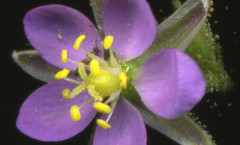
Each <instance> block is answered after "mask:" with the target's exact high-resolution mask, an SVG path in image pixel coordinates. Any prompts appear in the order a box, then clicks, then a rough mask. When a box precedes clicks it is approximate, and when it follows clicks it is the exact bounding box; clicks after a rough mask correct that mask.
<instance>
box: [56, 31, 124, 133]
mask: <svg viewBox="0 0 240 145" xmlns="http://www.w3.org/2000/svg"><path fill="white" fill-rule="evenodd" d="M85 39H86V36H85V35H80V36H79V37H77V38H76V40H75V43H74V46H73V49H74V50H78V49H79V47H80V45H81V44H82V42H83V41H84V40H85ZM113 40H114V37H113V36H111V35H108V36H106V37H105V38H104V40H103V42H102V46H103V48H102V49H105V50H107V51H110V53H109V54H110V56H109V59H107V60H105V59H104V58H103V57H101V56H98V55H95V54H93V53H90V52H88V51H87V49H86V48H85V46H84V45H83V48H84V50H85V52H86V54H87V57H88V58H90V63H83V62H77V61H74V60H71V58H68V55H67V50H66V49H63V50H62V52H61V62H62V63H64V64H65V63H67V62H68V60H69V63H75V64H76V66H77V68H78V69H77V70H76V71H77V73H78V74H79V77H80V79H76V80H75V79H72V78H69V77H68V75H69V74H70V70H68V69H66V68H64V69H63V70H61V71H59V72H57V73H56V74H55V79H57V80H61V79H65V80H66V81H70V82H72V83H75V84H76V85H77V86H76V87H75V88H73V89H72V90H70V89H68V88H65V89H63V90H62V92H61V94H62V97H63V98H64V99H74V98H75V97H78V95H79V94H81V93H82V92H83V91H84V90H86V91H87V92H88V94H89V95H90V96H91V97H90V98H89V99H88V100H86V101H85V102H84V103H82V104H76V105H72V106H71V108H70V116H71V118H72V120H73V121H75V122H77V121H79V120H80V119H81V114H80V112H81V108H83V107H84V106H85V105H87V104H92V107H93V108H94V109H95V110H96V111H97V112H98V113H101V114H108V117H107V119H106V120H102V119H97V120H96V123H97V124H98V125H99V126H100V127H102V128H104V129H110V128H111V125H110V124H109V123H108V122H109V120H110V118H111V116H112V114H113V112H114V108H115V106H116V103H117V101H118V99H119V97H120V93H121V91H122V89H126V88H127V82H128V78H127V75H126V71H125V70H122V67H121V64H120V63H119V62H118V59H117V58H116V56H115V55H114V52H113V51H112V50H111V47H112V43H113ZM99 50H101V48H99ZM79 97H81V96H79Z"/></svg>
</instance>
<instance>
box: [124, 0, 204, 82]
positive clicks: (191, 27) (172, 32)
mask: <svg viewBox="0 0 240 145" xmlns="http://www.w3.org/2000/svg"><path fill="white" fill-rule="evenodd" d="M208 8H209V3H208V1H207V0H189V1H187V2H186V3H184V4H183V5H182V6H181V7H180V8H179V9H178V10H177V11H176V12H175V13H174V14H172V15H171V16H170V17H169V18H167V19H166V20H165V21H164V22H162V23H161V24H160V25H158V26H157V35H156V38H155V41H154V42H153V44H152V46H151V47H150V48H149V49H148V50H147V51H146V52H145V53H144V54H143V55H141V56H140V57H138V58H136V59H134V60H131V61H129V62H127V63H126V64H127V65H128V66H129V67H130V68H132V76H131V77H134V76H135V75H136V73H137V71H138V68H139V67H140V66H141V64H142V63H143V62H145V61H146V59H147V58H148V57H150V56H151V55H153V54H154V53H156V52H158V51H160V50H162V49H165V48H177V49H179V50H182V51H184V50H185V49H186V48H187V47H188V45H189V44H190V43H191V41H192V40H193V39H194V37H195V36H196V34H197V33H198V31H199V29H200V28H201V26H202V24H204V22H205V20H206V17H207V13H208Z"/></svg>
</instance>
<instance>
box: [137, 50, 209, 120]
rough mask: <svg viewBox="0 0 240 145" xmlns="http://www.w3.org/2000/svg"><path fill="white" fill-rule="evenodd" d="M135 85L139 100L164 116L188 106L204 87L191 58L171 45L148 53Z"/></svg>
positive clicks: (201, 94)
mask: <svg viewBox="0 0 240 145" xmlns="http://www.w3.org/2000/svg"><path fill="white" fill-rule="evenodd" d="M135 85H136V89H137V91H138V93H139V95H140V96H141V99H142V101H143V103H144V104H145V105H146V106H147V107H148V108H149V109H150V110H151V111H152V112H154V113H155V114H157V115H159V116H160V117H163V118H167V119H174V118H177V117H179V116H180V115H182V114H184V113H185V112H186V111H189V110H190V109H192V108H193V107H194V106H195V105H196V104H197V103H198V102H199V101H200V100H201V99H202V97H203V95H204V93H205V89H206V82H205V79H204V76H203V74H202V72H201V70H200V68H199V67H198V65H197V64H196V63H195V61H194V60H193V59H192V58H190V57H189V56H188V55H186V54H185V53H183V52H181V51H179V50H177V49H173V48H172V49H165V50H162V51H159V52H158V53H156V54H154V55H153V56H151V57H150V58H149V59H148V60H147V61H146V62H145V63H144V64H143V66H142V67H141V68H140V70H139V74H138V76H137V78H136V81H135Z"/></svg>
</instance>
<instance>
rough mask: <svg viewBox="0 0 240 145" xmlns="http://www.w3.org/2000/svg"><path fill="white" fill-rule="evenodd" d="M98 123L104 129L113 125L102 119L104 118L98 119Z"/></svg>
mask: <svg viewBox="0 0 240 145" xmlns="http://www.w3.org/2000/svg"><path fill="white" fill-rule="evenodd" d="M97 124H98V125H99V126H101V127H102V128H103V129H109V128H111V125H110V124H108V123H107V122H106V121H104V120H102V119H97Z"/></svg>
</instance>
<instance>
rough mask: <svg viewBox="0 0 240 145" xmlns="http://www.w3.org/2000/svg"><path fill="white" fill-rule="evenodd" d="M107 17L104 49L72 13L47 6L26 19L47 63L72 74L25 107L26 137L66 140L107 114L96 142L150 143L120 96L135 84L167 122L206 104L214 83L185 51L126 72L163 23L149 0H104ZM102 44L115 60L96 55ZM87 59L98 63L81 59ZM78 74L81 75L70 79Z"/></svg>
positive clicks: (21, 123)
mask: <svg viewBox="0 0 240 145" xmlns="http://www.w3.org/2000/svg"><path fill="white" fill-rule="evenodd" d="M102 14H103V15H102V25H103V30H104V33H105V35H106V37H105V39H104V40H103V42H102V44H101V41H102V40H101V37H100V35H99V33H98V32H97V30H96V28H95V26H94V25H93V24H92V22H91V21H89V20H88V19H87V18H86V17H85V16H84V15H83V14H81V13H80V12H78V11H76V10H74V9H72V8H69V7H66V6H62V5H47V6H41V7H38V8H35V9H33V10H31V11H29V12H28V13H27V14H26V16H25V18H24V26H25V33H26V36H27V38H28V39H29V41H30V43H31V44H32V45H33V47H34V48H35V49H36V50H37V51H38V52H39V54H40V55H41V56H42V57H43V58H44V59H45V60H46V61H47V62H49V63H50V64H52V65H54V66H57V67H60V68H63V69H64V70H63V71H61V72H59V73H57V74H56V79H61V80H56V81H52V82H50V83H48V84H46V85H44V86H43V87H41V88H39V89H37V90H36V91H35V92H33V93H32V94H31V95H30V96H29V97H28V98H27V100H26V101H25V102H24V103H23V105H22V107H21V110H20V113H19V116H18V119H17V127H18V128H19V130H20V131H21V132H23V133H24V134H26V135H28V136H30V137H32V138H35V139H38V140H41V141H61V140H65V139H68V138H70V137H72V136H74V135H76V134H78V133H80V132H81V131H82V130H83V129H85V128H86V126H87V125H88V124H89V123H90V122H91V121H92V120H93V118H94V117H95V115H96V113H97V112H100V113H103V114H104V115H102V117H101V119H97V123H98V124H99V126H97V128H96V132H95V135H94V140H93V144H94V145H111V144H115V145H123V144H125V145H135V144H137V145H146V140H147V139H146V129H145V126H144V122H143V119H142V118H141V115H140V113H139V112H138V110H137V109H136V108H135V107H134V106H133V105H132V104H130V103H129V102H128V101H127V99H125V98H123V97H120V96H121V95H120V93H121V91H122V90H124V89H126V87H127V83H131V84H133V85H134V86H135V88H136V90H137V92H138V93H139V95H140V97H141V99H142V101H143V103H144V104H145V105H146V106H147V107H148V109H149V110H151V111H152V112H153V113H155V114H157V115H159V116H160V117H163V118H166V119H174V118H177V117H179V116H181V115H182V114H184V113H185V112H187V111H189V110H190V109H192V108H193V107H194V106H195V105H196V103H198V102H199V101H200V100H201V98H202V97H203V95H204V93H205V85H206V84H205V79H204V77H203V75H202V73H201V70H200V69H199V67H198V65H197V64H196V63H195V62H194V60H193V59H192V58H190V57H189V56H187V55H186V54H184V53H183V52H181V51H179V50H177V49H174V48H170V49H165V50H162V51H159V52H157V53H156V54H154V55H152V56H150V57H149V58H148V59H147V61H146V62H145V63H144V64H143V65H142V66H141V67H140V69H139V72H138V74H137V76H136V78H135V79H134V80H133V81H130V80H131V78H128V77H129V76H127V75H126V73H127V71H128V70H129V68H128V67H127V66H126V63H125V62H127V61H129V60H132V59H134V58H136V57H139V56H141V54H143V53H144V52H145V51H146V50H147V49H148V48H149V47H150V45H151V44H152V42H153V40H154V38H155V34H156V24H155V19H154V17H153V14H152V12H151V9H150V7H149V5H148V4H147V2H146V1H145V0H108V1H104V4H103V13H102ZM85 37H86V38H85ZM96 47H97V48H99V49H100V50H101V52H102V53H104V52H107V51H108V52H110V57H109V59H107V60H104V57H102V56H103V54H102V55H100V56H96V55H93V53H90V52H92V51H93V50H94V49H96ZM103 48H104V49H106V50H105V51H103ZM85 58H87V59H90V60H91V61H90V64H88V63H85V64H84V63H82V62H81V61H83V62H86V61H87V59H85ZM76 69H77V72H78V73H79V75H80V77H78V76H75V77H74V76H73V77H66V76H67V75H68V73H69V71H68V70H72V71H74V70H76ZM130 69H131V68H130ZM124 97H126V98H127V97H130V96H124ZM108 105H110V106H108Z"/></svg>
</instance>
